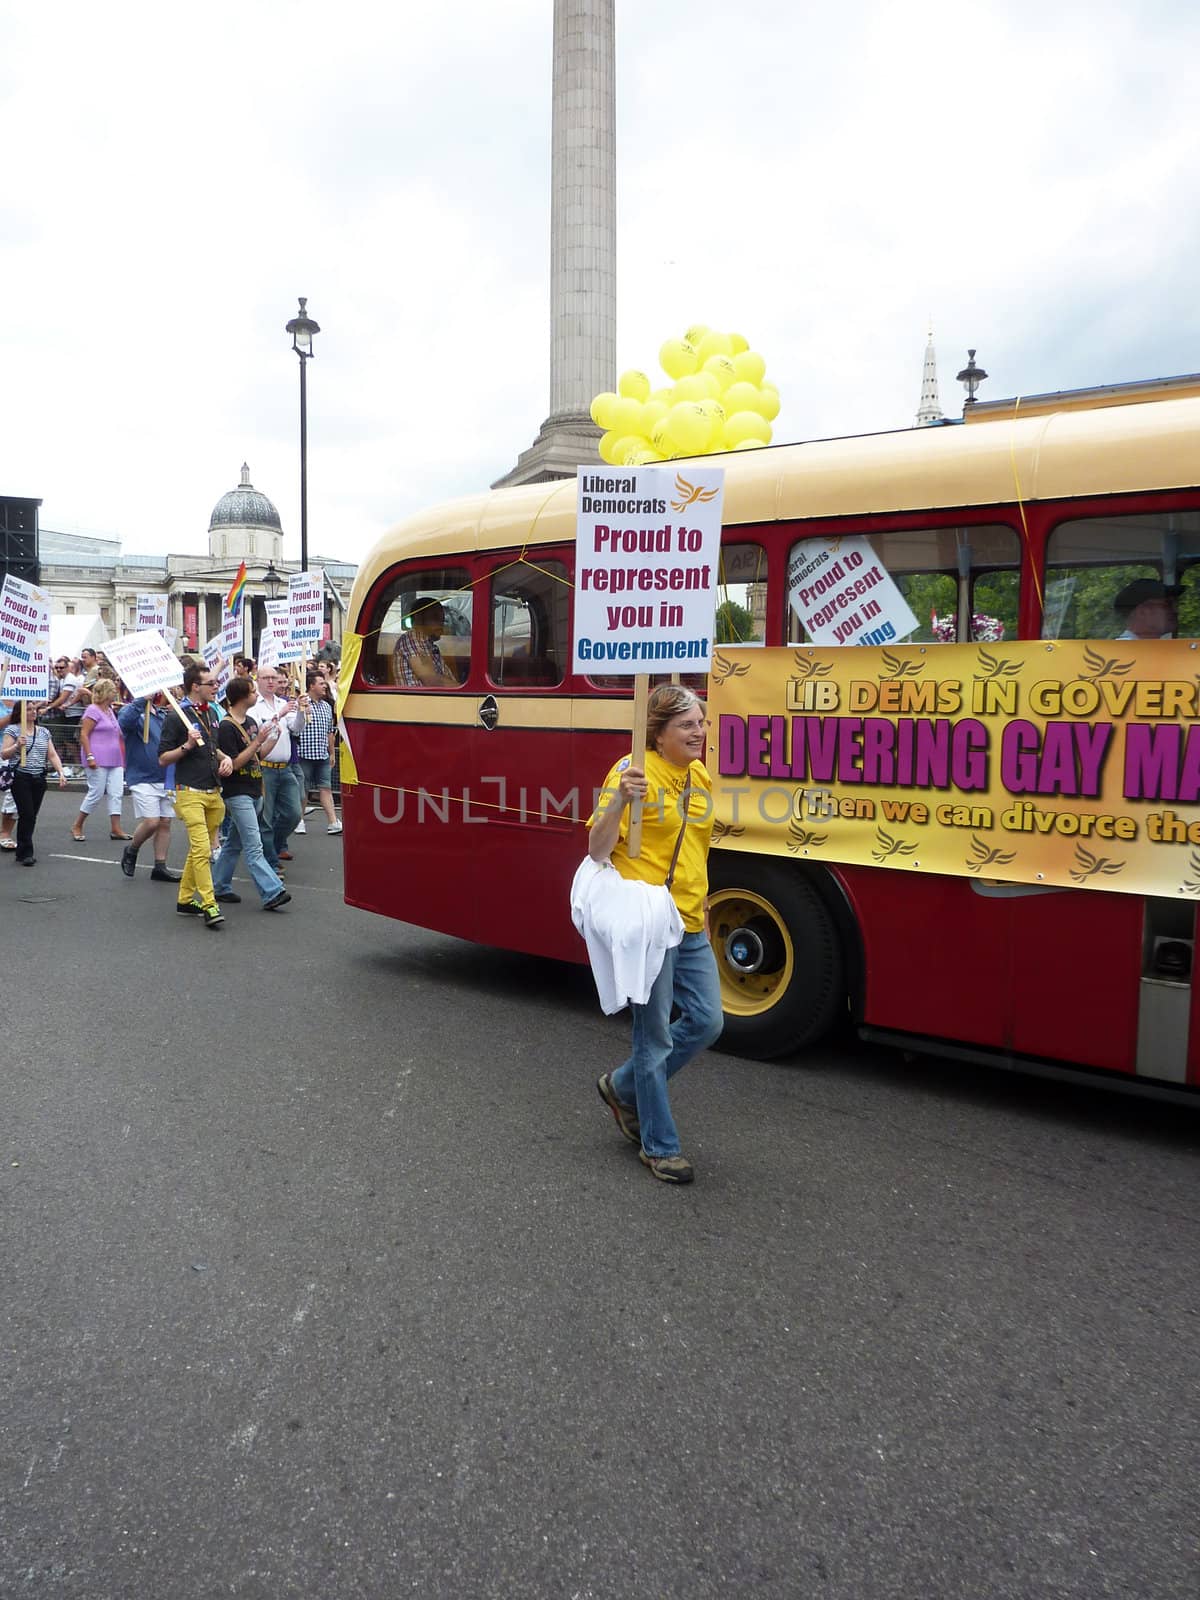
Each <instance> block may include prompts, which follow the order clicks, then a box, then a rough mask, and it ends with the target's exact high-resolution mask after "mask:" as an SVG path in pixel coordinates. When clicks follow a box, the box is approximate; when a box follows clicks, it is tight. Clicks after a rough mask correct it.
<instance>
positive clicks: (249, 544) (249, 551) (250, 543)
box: [246, 533, 254, 556]
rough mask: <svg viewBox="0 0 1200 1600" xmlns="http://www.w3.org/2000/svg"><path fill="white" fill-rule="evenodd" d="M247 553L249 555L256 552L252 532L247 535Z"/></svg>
mask: <svg viewBox="0 0 1200 1600" xmlns="http://www.w3.org/2000/svg"><path fill="white" fill-rule="evenodd" d="M246 554H247V555H249V556H252V555H253V554H254V535H253V534H252V533H248V534H247V535H246Z"/></svg>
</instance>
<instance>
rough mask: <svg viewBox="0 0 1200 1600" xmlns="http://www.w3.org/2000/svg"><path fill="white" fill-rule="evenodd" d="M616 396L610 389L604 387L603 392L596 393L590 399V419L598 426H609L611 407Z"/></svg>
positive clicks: (611, 413) (614, 402)
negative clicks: (591, 399)
mask: <svg viewBox="0 0 1200 1600" xmlns="http://www.w3.org/2000/svg"><path fill="white" fill-rule="evenodd" d="M616 403H617V397H616V395H615V394H613V393H612V391H611V390H609V389H606V390H605V391H604V393H603V394H598V395H597V396H596V398H595V399H594V400H593V401H592V421H593V422H594V423H595V424H596V426H597V427H598V428H611V427H612V418H613V409H612V408H613V407H614V406H615V405H616Z"/></svg>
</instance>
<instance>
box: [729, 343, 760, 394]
mask: <svg viewBox="0 0 1200 1600" xmlns="http://www.w3.org/2000/svg"><path fill="white" fill-rule="evenodd" d="M733 370H734V371H735V372H736V373H737V376H738V381H739V383H752V384H753V385H754V386H755V388H758V387H759V385H760V384H761V383H762V381H763V379H764V378H765V377H766V375H767V363H766V362H765V361H764V360H763V358H762V357H761V356H760V355H759V353H758V351H757V350H742V351H740V352H739V353H738V354H737V355H736V356H734V358H733Z"/></svg>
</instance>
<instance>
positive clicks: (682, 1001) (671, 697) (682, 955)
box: [588, 684, 723, 1183]
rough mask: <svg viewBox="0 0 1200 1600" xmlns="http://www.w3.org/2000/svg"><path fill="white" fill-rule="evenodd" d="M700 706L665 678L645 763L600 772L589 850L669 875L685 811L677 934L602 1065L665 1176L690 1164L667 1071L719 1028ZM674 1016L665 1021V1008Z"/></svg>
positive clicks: (687, 1176)
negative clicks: (627, 1043)
mask: <svg viewBox="0 0 1200 1600" xmlns="http://www.w3.org/2000/svg"><path fill="white" fill-rule="evenodd" d="M706 726H707V719H706V717H705V714H704V706H703V705H702V704H701V702H700V700H699V699H698V698H697V696H696V695H695V694H693V692H692V691H691V690H690V689H685V688H683V687H682V686H681V685H679V684H661V685H660V686H659V687H658V688H657V689H655V690H654V692H653V693H652V694H651V696H650V702H649V707H648V712H647V717H646V757H645V764H644V765H643V766H640V767H639V766H637V765H635V764H634V762H633V761H632V759H631V758H630V757H629V756H626V757H625V758H624V759H623V760H621V761H618V762H617V764H616V766H615V767H613V769H612V770H611V771H610V772H609V774H608V777H607V778H606V779H605V780H604V789H603V792H602V794H601V797H600V803H599V805H598V806H597V807H596V811H595V814H594V815H593V816H592V817H591V819H590V821H589V827H590V833H589V835H588V854H589V855H590V856H591V857H592V859H593V860H594V861H605V860H608V859H609V858H610V857H611V859H612V864H613V866H614V867H615V868H616V869H617V871H618V872H619V873H620V874H621V876H622V877H623V878H640V879H642V880H643V881H645V882H647V883H665V882H666V879H667V874H668V872H669V870H670V866H671V858H672V856H673V855H674V853H675V846H676V843H677V842H678V841H679V835H680V828H681V826H682V824H683V818H684V814H685V811H686V815H687V819H688V820H687V825H686V827H683V838H682V841H681V842H680V848H679V859H678V861H677V863H676V866H675V877H674V879H673V881H672V884H671V895H672V898H673V899H674V901H675V904H676V905H677V906H678V907H679V914H680V917H681V918H682V920H683V926H684V935H683V940H682V942H681V943H680V944H678V945H677V946H676V947H675V948H674V949H673V950H668V951H667V953H666V957H665V959H664V960H663V965H662V971H661V972H660V973H659V975H658V977H657V978H656V979H655V982H654V987H653V988H652V989H651V991H650V998H649V999H648V1001H647V1002H646V1004H645V1005H644V1006H639V1005H634V1006H632V1007H631V1009H632V1011H633V1053H632V1054H631V1055H630V1057H629V1059H628V1061H626V1062H625V1063H624V1064H623V1065H622V1066H620V1067H618V1068H617V1070H616V1071H615V1072H614V1073H611V1074H609V1073H607V1072H606V1073H603V1074H602V1075H601V1077H600V1081H599V1083H598V1084H597V1087H598V1089H599V1090H600V1098H601V1099H602V1100H603V1101H604V1103H605V1105H607V1106H608V1107H609V1109H610V1110H611V1112H612V1114H613V1116H614V1117H615V1118H616V1122H617V1126H618V1128H620V1130H621V1132H622V1133H623V1134H624V1136H625V1137H626V1138H627V1139H628V1140H629V1141H630V1142H631V1143H632V1144H636V1145H637V1146H638V1149H639V1151H640V1154H641V1158H642V1161H643V1162H644V1163H645V1165H646V1166H647V1167H649V1169H650V1171H651V1172H652V1173H653V1174H654V1176H655V1177H656V1178H661V1179H662V1180H663V1182H664V1183H691V1181H692V1179H693V1178H694V1177H695V1173H694V1172H693V1170H692V1164H691V1162H690V1161H688V1160H687V1159H686V1158H685V1157H684V1156H683V1155H682V1154H681V1152H680V1148H679V1134H678V1132H677V1131H676V1128H675V1122H674V1119H673V1118H672V1116H671V1103H670V1101H669V1099H668V1098H667V1080H668V1078H671V1077H673V1076H674V1074H675V1073H677V1072H678V1071H679V1069H680V1067H683V1066H686V1065H687V1063H688V1062H689V1061H690V1060H691V1059H692V1057H693V1056H694V1055H696V1054H697V1053H698V1052H699V1051H701V1050H704V1049H706V1048H707V1047H708V1046H709V1045H710V1044H712V1043H714V1041H715V1040H716V1039H717V1038H718V1037H719V1035H720V1032H721V1026H722V1020H723V1019H722V1016H721V985H720V979H719V977H718V975H717V963H716V960H715V959H714V957H713V953H712V946H711V945H710V944H709V942H708V932H707V926H706V924H707V915H706V911H705V902H706V899H707V896H708V849H709V845H710V843H711V841H712V824H713V817H712V782H711V780H710V779H709V776H708V773H707V771H706V770H705V767H704V761H703V756H704V736H705V728H706ZM634 799H641V800H642V801H643V802H644V804H643V809H642V849H641V854H640V855H638V856H636V857H632V858H631V857H630V855H629V852H628V849H627V848H626V842H625V841H626V839H627V837H628V834H629V805H630V802H631V801H632V800H634ZM673 1006H676V1007H678V1009H679V1016H678V1017H677V1018H676V1020H675V1021H674V1022H672V1021H671V1009H672V1007H673Z"/></svg>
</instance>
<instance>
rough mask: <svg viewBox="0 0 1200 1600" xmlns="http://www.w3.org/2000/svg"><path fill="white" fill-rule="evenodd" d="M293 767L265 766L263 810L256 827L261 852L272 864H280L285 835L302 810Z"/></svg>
mask: <svg viewBox="0 0 1200 1600" xmlns="http://www.w3.org/2000/svg"><path fill="white" fill-rule="evenodd" d="M298 770H299V769H298V768H296V767H264V768H263V797H262V812H261V813H260V818H259V827H260V832H261V834H262V847H263V854H264V855H265V856H266V858H267V862H268V864H269V865H270V866H272V867H277V866H278V865H279V852H280V851H281V850H286V849H287V842H288V835H289V834H290V833H291V832H292V830H293V829H294V828H295V826H296V824H297V823H298V822H299V821H300V813H301V811H302V809H303V806H302V804H301V800H300V781H299V779H298V778H297V777H296V773H297V771H298Z"/></svg>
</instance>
